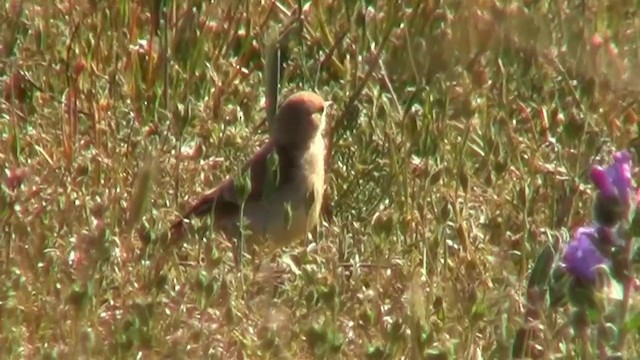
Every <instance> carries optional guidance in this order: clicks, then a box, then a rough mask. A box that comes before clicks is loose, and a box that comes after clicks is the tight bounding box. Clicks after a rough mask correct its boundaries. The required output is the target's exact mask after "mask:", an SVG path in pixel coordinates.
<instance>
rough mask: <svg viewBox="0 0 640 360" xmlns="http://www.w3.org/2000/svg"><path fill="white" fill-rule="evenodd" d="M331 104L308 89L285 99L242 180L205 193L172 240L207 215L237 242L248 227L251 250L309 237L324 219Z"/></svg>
mask: <svg viewBox="0 0 640 360" xmlns="http://www.w3.org/2000/svg"><path fill="white" fill-rule="evenodd" d="M330 103H331V102H325V101H324V100H323V99H322V98H321V97H320V96H319V95H318V94H315V93H313V92H308V91H301V92H298V93H296V94H294V95H292V96H291V97H289V98H288V99H287V100H285V101H284V103H283V104H282V105H281V106H280V108H279V109H278V112H277V113H276V115H275V117H274V118H273V121H272V122H271V129H270V138H269V141H268V142H267V143H266V144H265V145H263V146H262V148H260V149H259V150H258V152H256V153H255V154H254V155H253V156H252V157H251V159H250V160H249V161H248V162H247V163H246V164H244V166H243V167H242V171H241V177H242V178H238V177H236V178H231V177H229V178H227V179H226V180H224V181H222V182H221V183H220V184H219V185H218V186H216V187H215V188H213V189H212V190H210V191H208V192H206V193H204V194H203V195H201V196H200V197H199V198H198V199H197V200H196V201H195V203H194V204H193V205H192V206H191V207H190V208H189V209H188V210H187V211H186V212H185V213H184V214H183V215H182V216H181V217H180V218H179V219H178V220H177V221H175V222H174V223H173V224H172V226H171V228H170V239H171V241H175V240H176V239H179V238H181V237H182V236H183V235H184V233H185V230H186V225H187V223H188V222H189V220H190V219H192V218H194V217H204V216H207V215H209V216H212V217H213V225H214V229H215V230H217V231H220V232H221V233H223V234H224V235H226V236H227V237H228V238H231V239H235V240H236V241H238V240H239V239H240V238H241V235H242V233H241V231H242V229H245V233H244V237H243V242H244V244H245V245H246V246H247V249H249V247H254V246H255V247H263V248H268V249H275V248H279V247H282V246H286V245H288V244H290V243H292V242H293V241H295V240H299V239H301V238H303V237H305V236H306V235H307V234H308V232H309V231H311V230H312V229H313V228H314V227H315V226H316V225H317V224H318V218H319V216H320V206H321V202H322V197H323V192H324V178H325V166H324V165H325V164H324V159H325V151H326V150H325V148H326V144H325V139H324V137H323V130H324V128H325V124H326V120H325V110H326V107H327V105H329V104H330ZM249 185H250V187H249ZM241 213H242V214H243V215H244V219H243V220H244V221H242V223H243V224H244V225H245V226H242V227H241ZM246 230H248V231H246ZM236 250H238V251H236V253H237V254H239V253H240V252H241V251H242V249H236ZM236 261H238V258H237V257H236Z"/></svg>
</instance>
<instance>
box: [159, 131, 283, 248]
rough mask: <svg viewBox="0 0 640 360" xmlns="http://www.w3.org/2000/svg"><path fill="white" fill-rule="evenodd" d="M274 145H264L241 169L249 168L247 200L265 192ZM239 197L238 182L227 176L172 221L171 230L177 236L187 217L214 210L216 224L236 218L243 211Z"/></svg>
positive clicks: (243, 174)
mask: <svg viewBox="0 0 640 360" xmlns="http://www.w3.org/2000/svg"><path fill="white" fill-rule="evenodd" d="M274 149H275V146H274V144H273V142H271V141H269V142H267V143H266V144H264V145H263V146H262V147H261V148H260V149H259V150H258V151H257V152H256V153H255V154H254V155H253V156H252V157H251V159H249V161H247V162H246V163H245V164H244V165H243V166H242V168H241V171H240V174H239V176H246V175H247V171H248V170H250V176H251V179H250V180H251V191H250V192H249V195H248V197H247V200H246V201H255V200H258V199H260V198H261V197H262V196H263V193H264V186H265V182H266V180H267V177H268V174H269V165H268V159H269V156H270V155H271V154H272V153H274ZM241 201H242V199H240V197H239V196H238V194H237V192H236V181H234V178H231V177H228V178H227V179H225V180H224V181H222V182H221V183H220V184H218V186H216V187H215V188H213V189H212V190H209V191H207V192H206V193H204V194H203V195H201V196H200V197H199V198H198V199H197V200H196V201H195V202H194V203H193V205H191V206H190V207H189V209H188V210H187V211H186V212H185V213H184V214H183V215H182V216H181V217H180V219H178V220H177V221H175V222H174V223H173V225H172V226H171V232H172V233H173V234H174V235H177V234H178V233H181V232H182V230H183V229H184V225H185V224H184V223H185V220H187V219H190V218H192V217H201V216H205V215H208V214H211V213H213V216H214V221H215V222H216V223H219V222H222V221H226V220H228V219H229V218H234V217H237V216H238V215H239V213H240V206H241Z"/></svg>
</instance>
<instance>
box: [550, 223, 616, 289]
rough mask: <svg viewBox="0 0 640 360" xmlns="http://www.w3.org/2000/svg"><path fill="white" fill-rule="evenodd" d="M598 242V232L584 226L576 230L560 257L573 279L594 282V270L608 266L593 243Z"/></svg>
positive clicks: (605, 259)
mask: <svg viewBox="0 0 640 360" xmlns="http://www.w3.org/2000/svg"><path fill="white" fill-rule="evenodd" d="M597 241H599V239H598V230H597V229H596V228H594V227H592V226H584V227H581V228H579V229H578V230H576V232H575V233H574V234H573V239H572V241H571V242H570V243H569V245H568V246H567V248H566V249H565V251H564V254H563V255H562V260H563V263H564V265H565V268H566V270H567V271H568V272H569V273H570V274H571V275H573V276H574V277H576V278H578V279H580V280H583V281H585V282H589V283H593V282H594V281H595V280H596V271H595V268H596V267H597V266H599V265H608V264H609V260H608V259H607V258H606V257H604V256H603V255H602V253H601V252H600V251H599V250H598V248H597V246H596V244H595V243H594V242H597Z"/></svg>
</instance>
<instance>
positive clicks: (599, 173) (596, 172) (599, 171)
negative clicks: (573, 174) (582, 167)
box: [589, 165, 617, 196]
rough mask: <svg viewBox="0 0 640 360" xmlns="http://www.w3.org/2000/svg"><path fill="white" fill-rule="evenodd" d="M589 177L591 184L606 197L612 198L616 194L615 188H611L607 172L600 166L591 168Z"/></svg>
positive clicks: (611, 184)
mask: <svg viewBox="0 0 640 360" xmlns="http://www.w3.org/2000/svg"><path fill="white" fill-rule="evenodd" d="M589 175H590V177H591V181H592V182H593V184H594V185H595V186H596V187H597V188H598V190H600V192H602V193H603V194H605V195H607V196H614V195H616V194H617V190H616V188H615V187H614V186H613V183H612V182H611V178H610V177H609V175H608V173H607V171H606V170H605V169H603V168H602V167H600V166H597V165H594V166H592V167H591V172H590V173H589Z"/></svg>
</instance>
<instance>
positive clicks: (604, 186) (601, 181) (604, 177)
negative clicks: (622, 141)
mask: <svg viewBox="0 0 640 360" xmlns="http://www.w3.org/2000/svg"><path fill="white" fill-rule="evenodd" d="M590 175H591V181H593V183H594V184H595V185H596V187H597V188H598V190H599V191H600V192H602V193H603V194H604V195H606V196H617V197H618V198H619V199H620V200H621V201H622V203H623V204H628V203H629V202H630V200H631V198H632V197H635V193H634V186H633V179H632V178H631V154H630V153H629V152H628V151H620V152H617V153H615V154H614V155H613V164H611V165H609V166H608V167H607V168H606V169H604V168H602V167H601V166H597V165H596V166H593V167H592V168H591V174H590Z"/></svg>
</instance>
